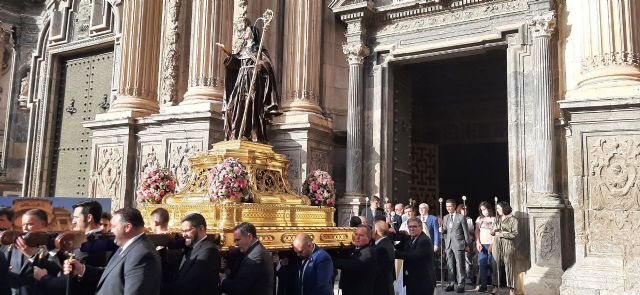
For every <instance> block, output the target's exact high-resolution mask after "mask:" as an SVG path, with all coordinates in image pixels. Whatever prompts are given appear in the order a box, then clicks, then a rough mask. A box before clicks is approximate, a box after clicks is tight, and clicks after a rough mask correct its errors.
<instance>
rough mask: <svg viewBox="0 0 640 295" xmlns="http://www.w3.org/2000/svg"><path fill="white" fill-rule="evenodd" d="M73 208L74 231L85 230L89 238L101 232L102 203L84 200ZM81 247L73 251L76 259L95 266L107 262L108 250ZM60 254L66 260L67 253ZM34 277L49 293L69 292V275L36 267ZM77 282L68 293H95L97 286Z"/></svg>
mask: <svg viewBox="0 0 640 295" xmlns="http://www.w3.org/2000/svg"><path fill="white" fill-rule="evenodd" d="M72 208H73V216H72V217H73V218H72V221H71V224H72V226H73V230H74V231H82V232H84V233H85V235H86V236H87V240H91V239H92V238H91V237H92V236H93V235H96V234H99V233H100V232H101V228H100V216H102V205H100V203H98V202H97V201H83V202H80V203H78V204H75V205H73V206H72ZM87 243H93V242H92V241H87V242H85V243H84V244H85V246H86V244H87ZM81 249H82V248H78V249H75V250H74V252H73V253H74V256H75V259H77V260H79V261H80V262H82V263H85V264H88V265H91V266H95V267H104V266H105V265H106V264H107V261H108V254H107V252H105V251H102V252H94V251H91V252H84V251H82V250H81ZM114 251H115V249H114ZM58 256H59V257H62V261H64V260H65V258H66V253H58ZM56 263H57V262H56ZM34 277H35V279H36V280H37V281H38V285H39V286H40V287H41V288H42V289H44V290H47V292H48V293H50V294H54V293H55V294H67V292H66V289H67V276H56V275H51V274H49V272H48V271H47V269H45V268H39V267H34ZM75 283H76V281H73V280H72V281H71V282H70V284H69V292H68V294H93V293H95V292H96V289H95V286H88V285H79V284H75Z"/></svg>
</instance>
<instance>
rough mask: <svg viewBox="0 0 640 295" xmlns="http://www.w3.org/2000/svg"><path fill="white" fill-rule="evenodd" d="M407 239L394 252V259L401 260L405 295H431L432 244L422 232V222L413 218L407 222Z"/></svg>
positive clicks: (432, 271) (433, 279)
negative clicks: (405, 289)
mask: <svg viewBox="0 0 640 295" xmlns="http://www.w3.org/2000/svg"><path fill="white" fill-rule="evenodd" d="M407 227H408V229H409V237H408V238H404V239H403V240H402V241H401V242H400V243H399V244H398V245H397V247H398V249H397V250H396V254H395V255H396V256H395V257H396V258H398V259H403V260H404V262H403V266H402V271H403V282H404V285H405V286H406V288H407V295H432V294H433V292H434V289H435V287H436V277H435V271H434V269H433V243H432V242H431V238H429V236H427V235H426V234H425V233H424V232H423V231H422V222H421V221H420V219H418V218H416V217H413V218H409V219H408V220H407Z"/></svg>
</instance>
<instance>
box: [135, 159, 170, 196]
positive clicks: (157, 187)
mask: <svg viewBox="0 0 640 295" xmlns="http://www.w3.org/2000/svg"><path fill="white" fill-rule="evenodd" d="M175 192H176V179H175V177H174V176H173V173H171V171H168V170H166V169H161V168H158V167H154V168H152V169H151V170H148V171H147V172H145V173H143V176H142V179H141V180H140V183H139V184H138V189H137V190H136V201H137V202H138V203H139V204H142V203H150V204H160V203H162V199H163V198H164V197H165V196H166V195H168V194H173V193H175Z"/></svg>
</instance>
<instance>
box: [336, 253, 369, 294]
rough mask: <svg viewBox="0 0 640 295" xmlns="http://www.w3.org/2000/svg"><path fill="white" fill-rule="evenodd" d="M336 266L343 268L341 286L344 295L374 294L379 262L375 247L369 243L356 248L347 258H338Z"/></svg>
mask: <svg viewBox="0 0 640 295" xmlns="http://www.w3.org/2000/svg"><path fill="white" fill-rule="evenodd" d="M334 265H335V267H336V268H338V269H341V270H342V273H341V274H340V286H341V288H342V294H344V295H351V294H354V295H361V294H373V289H374V280H375V277H376V275H377V272H378V262H377V259H376V254H375V252H374V247H373V246H370V245H367V246H365V247H362V248H360V249H356V250H355V251H354V252H353V254H352V255H351V256H350V257H349V258H347V259H336V260H335V261H334Z"/></svg>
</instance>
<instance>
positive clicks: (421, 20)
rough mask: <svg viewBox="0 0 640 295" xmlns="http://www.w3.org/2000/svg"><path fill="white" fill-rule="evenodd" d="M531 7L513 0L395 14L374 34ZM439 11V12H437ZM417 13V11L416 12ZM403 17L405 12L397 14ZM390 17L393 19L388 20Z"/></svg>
mask: <svg viewBox="0 0 640 295" xmlns="http://www.w3.org/2000/svg"><path fill="white" fill-rule="evenodd" d="M527 9H529V5H528V3H527V0H511V1H503V2H496V3H487V4H485V5H478V6H471V7H467V8H465V9H463V10H457V11H454V12H447V13H437V12H441V11H438V10H432V12H431V13H430V14H433V15H431V16H424V15H420V16H419V17H412V18H406V19H402V20H399V21H395V20H393V18H394V17H393V16H392V15H389V17H388V18H387V17H386V18H384V19H385V22H384V23H383V24H380V25H379V26H378V29H377V31H375V32H374V35H377V36H381V35H392V34H397V33H400V32H402V33H408V32H410V31H417V30H423V29H427V28H432V27H437V26H446V25H452V24H457V23H461V22H468V21H471V20H477V19H482V18H489V17H496V16H497V15H502V14H507V13H514V12H521V11H526V10H527ZM435 13H437V14H435ZM416 14H417V13H416ZM397 15H398V16H397V17H401V16H403V15H404V14H397ZM386 19H390V20H392V21H388V20H386Z"/></svg>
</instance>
